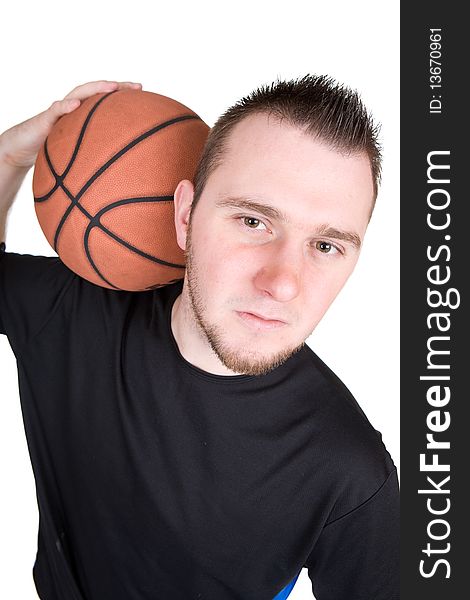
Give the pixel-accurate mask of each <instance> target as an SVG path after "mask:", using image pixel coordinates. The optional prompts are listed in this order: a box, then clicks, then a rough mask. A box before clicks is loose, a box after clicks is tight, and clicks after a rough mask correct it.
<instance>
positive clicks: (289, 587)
mask: <svg viewBox="0 0 470 600" xmlns="http://www.w3.org/2000/svg"><path fill="white" fill-rule="evenodd" d="M299 575H300V571H299V572H298V573H297V575H296V576H295V577H294V579H293V580H292V581H291V582H290V583H288V584H287V585H286V587H285V588H283V589H282V590H281V591H280V592H279V594H276V595H275V596H274V598H273V600H285V598H287V596H289V595H290V593H291V592H292V590H293V589H294V585H295V582H296V581H297V578H298V576H299Z"/></svg>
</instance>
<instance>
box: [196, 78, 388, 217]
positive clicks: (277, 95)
mask: <svg viewBox="0 0 470 600" xmlns="http://www.w3.org/2000/svg"><path fill="white" fill-rule="evenodd" d="M252 114H268V115H272V116H274V117H275V118H277V119H278V120H279V121H280V122H282V121H283V120H285V121H286V122H287V123H288V124H290V125H292V126H295V127H299V128H301V129H303V130H304V131H305V132H306V133H308V134H311V135H313V136H314V137H317V138H318V139H320V140H322V141H323V142H326V143H327V144H328V145H330V147H332V148H333V149H335V150H338V151H339V152H346V153H347V154H349V153H354V154H355V153H362V152H363V153H366V154H367V156H368V158H369V161H370V165H371V171H372V179H373V185H374V198H373V206H372V209H371V213H370V214H372V210H373V208H374V205H375V200H376V198H377V191H378V186H379V184H380V179H381V162H382V157H381V147H380V145H379V142H378V139H377V138H378V132H379V129H380V127H379V126H378V125H376V124H374V122H373V120H372V117H371V116H370V115H369V113H368V112H367V110H366V108H365V107H364V104H363V103H362V101H361V99H360V97H359V95H358V93H357V92H356V91H354V90H351V89H350V88H348V87H346V86H344V85H341V84H339V83H337V82H336V81H335V80H334V79H333V78H332V77H329V76H326V75H318V76H315V75H305V76H304V77H301V78H298V79H291V80H289V81H280V80H277V81H275V82H273V83H272V84H270V85H264V86H261V87H259V88H258V89H256V90H255V91H253V92H252V93H251V94H249V95H248V96H245V97H244V98H242V99H241V100H239V101H238V102H236V103H235V104H234V105H233V106H231V107H230V108H228V109H227V110H226V111H225V112H224V113H223V114H222V115H221V116H220V117H219V118H218V120H217V121H216V123H215V124H214V126H213V127H212V128H211V130H210V132H209V135H208V138H207V140H206V143H205V146H204V149H203V152H202V155H201V158H200V160H199V164H198V167H197V169H196V173H195V176H194V179H193V183H194V198H193V205H192V208H194V207H195V206H196V204H197V202H198V200H199V198H200V196H201V194H202V192H203V190H204V186H205V184H206V182H207V179H208V178H209V176H210V174H211V173H212V172H213V171H214V170H215V169H216V168H217V167H218V166H219V165H220V164H221V162H222V160H223V156H224V152H225V151H226V142H227V139H228V136H229V134H230V132H231V131H232V129H233V127H234V126H235V125H236V124H237V123H238V122H239V121H241V120H242V119H244V118H245V117H247V116H249V115H252Z"/></svg>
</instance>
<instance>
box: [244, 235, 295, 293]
mask: <svg viewBox="0 0 470 600" xmlns="http://www.w3.org/2000/svg"><path fill="white" fill-rule="evenodd" d="M302 260H303V258H302V253H301V252H300V251H297V252H295V251H294V249H293V248H288V247H287V244H285V245H284V246H283V247H282V246H280V245H277V247H276V248H274V247H273V248H270V249H269V252H268V253H267V254H266V256H264V257H263V262H262V265H261V266H260V268H259V269H258V271H257V272H256V275H255V285H256V287H257V289H258V290H260V291H262V292H263V293H264V294H267V295H269V296H271V297H272V298H273V300H277V301H278V302H289V301H290V300H293V299H294V298H296V297H297V296H298V295H299V293H300V286H301V268H302Z"/></svg>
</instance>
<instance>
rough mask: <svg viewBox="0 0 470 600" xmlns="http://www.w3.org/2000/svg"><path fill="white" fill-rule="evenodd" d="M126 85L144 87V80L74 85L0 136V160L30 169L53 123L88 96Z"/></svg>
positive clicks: (132, 87)
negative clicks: (67, 91)
mask: <svg viewBox="0 0 470 600" xmlns="http://www.w3.org/2000/svg"><path fill="white" fill-rule="evenodd" d="M123 88H130V89H142V84H141V83H133V82H130V81H121V82H119V81H92V82H90V83H85V84H83V85H79V86H78V87H76V88H74V89H73V90H72V91H71V92H70V93H68V94H67V95H66V96H65V97H64V99H63V100H56V101H55V102H53V103H52V104H51V106H50V107H49V108H48V109H47V110H45V111H43V112H41V113H39V114H38V115H36V116H35V117H32V118H31V119H28V120H27V121H23V122H22V123H19V124H18V125H15V126H14V127H11V128H10V129H7V130H6V131H4V132H3V133H2V134H1V135H0V161H4V162H5V163H7V164H8V165H10V166H12V167H18V168H21V169H29V168H30V167H32V166H33V165H34V163H35V162H36V157H37V155H38V152H39V150H40V148H41V146H42V145H43V143H44V141H45V139H46V138H47V136H48V135H49V132H50V131H51V129H52V126H53V125H54V123H55V122H56V121H57V119H59V117H61V116H62V115H65V114H66V113H69V112H72V111H73V110H75V109H76V108H78V107H79V106H80V104H81V102H82V100H85V99H86V98H89V97H90V96H93V95H95V94H99V93H103V92H104V93H107V92H112V91H113V90H119V89H123Z"/></svg>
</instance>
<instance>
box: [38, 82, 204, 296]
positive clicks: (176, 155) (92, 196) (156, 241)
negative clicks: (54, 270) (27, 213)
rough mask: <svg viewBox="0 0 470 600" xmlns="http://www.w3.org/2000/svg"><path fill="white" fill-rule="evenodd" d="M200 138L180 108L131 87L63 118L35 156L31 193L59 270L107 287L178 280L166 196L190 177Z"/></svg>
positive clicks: (178, 257)
mask: <svg viewBox="0 0 470 600" xmlns="http://www.w3.org/2000/svg"><path fill="white" fill-rule="evenodd" d="M208 132H209V127H208V126H207V125H206V124H205V123H204V122H203V121H202V120H201V119H200V117H198V115H197V114H196V113H194V112H193V111H192V110H190V109H189V108H188V107H187V106H184V105H183V104H180V103H179V102H176V100H173V99H171V98H167V97H166V96H161V95H159V94H153V93H151V92H144V91H138V90H118V91H114V92H111V93H108V94H97V95H95V96H93V97H91V98H88V99H87V100H85V101H83V102H82V104H81V105H80V106H79V107H78V108H77V109H76V110H74V111H72V112H71V113H69V114H66V115H64V116H62V117H61V118H60V119H59V120H58V121H57V123H56V124H55V125H54V127H53V129H52V131H51V132H50V134H49V136H48V138H47V140H46V142H45V144H44V146H43V148H42V149H41V151H40V152H39V154H38V157H37V160H36V164H35V167H34V175H33V193H34V203H35V204H34V206H35V210H36V215H37V217H38V220H39V224H40V226H41V228H42V230H43V232H44V235H45V236H46V238H47V240H48V241H49V243H50V245H51V246H52V248H53V249H54V250H55V252H56V253H57V254H58V255H59V257H60V259H61V260H62V261H63V262H64V264H65V265H67V267H69V269H71V270H72V271H74V272H75V273H77V275H80V276H81V277H83V278H85V279H87V280H88V281H91V282H92V283H95V284H96V285H100V286H103V287H107V288H111V289H115V290H129V291H144V290H150V289H153V288H156V287H160V286H162V285H166V284H168V283H171V282H173V281H176V280H178V279H182V278H183V277H184V269H185V262H184V253H183V251H182V250H181V248H180V247H179V246H178V244H177V242H176V231H175V226H174V205H173V194H174V191H175V189H176V186H177V185H178V183H179V182H180V181H181V180H182V179H189V180H192V179H193V177H194V174H195V171H196V167H197V164H198V162H199V159H200V156H201V154H202V150H203V147H204V143H205V141H206V138H207V134H208Z"/></svg>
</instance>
